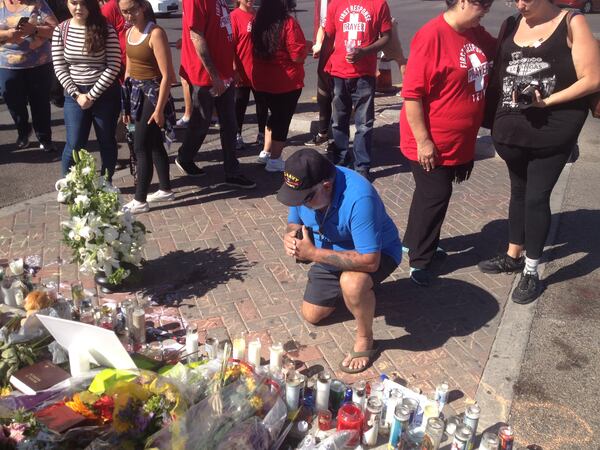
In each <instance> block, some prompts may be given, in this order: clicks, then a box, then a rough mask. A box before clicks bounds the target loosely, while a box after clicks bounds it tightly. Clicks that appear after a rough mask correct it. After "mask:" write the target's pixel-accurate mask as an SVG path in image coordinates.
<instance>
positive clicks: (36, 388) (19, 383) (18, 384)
mask: <svg viewBox="0 0 600 450" xmlns="http://www.w3.org/2000/svg"><path fill="white" fill-rule="evenodd" d="M69 378H71V375H70V374H69V372H67V371H66V370H63V369H61V368H60V367H58V366H57V365H56V364H52V363H51V362H50V361H40V362H38V363H35V364H32V365H31V366H27V367H23V368H22V369H21V370H18V371H16V372H15V373H14V374H13V376H12V377H10V380H9V381H10V384H12V385H13V386H14V387H15V389H18V390H19V391H21V392H22V393H23V394H28V395H35V394H37V393H38V392H40V391H43V390H45V389H48V388H51V387H52V386H54V385H56V384H58V383H60V382H61V381H64V380H67V379H69Z"/></svg>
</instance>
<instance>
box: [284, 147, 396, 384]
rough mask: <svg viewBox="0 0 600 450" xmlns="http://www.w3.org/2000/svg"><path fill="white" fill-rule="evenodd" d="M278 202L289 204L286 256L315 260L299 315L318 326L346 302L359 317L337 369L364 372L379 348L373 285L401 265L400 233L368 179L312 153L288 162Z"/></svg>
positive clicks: (308, 151)
mask: <svg viewBox="0 0 600 450" xmlns="http://www.w3.org/2000/svg"><path fill="white" fill-rule="evenodd" d="M277 200H279V201H280V202H281V203H283V204H284V205H287V206H289V207H290V209H289V215H288V225H287V230H286V234H285V236H284V239H283V243H284V248H285V251H286V253H287V255H289V256H290V257H295V258H296V259H297V260H299V261H303V262H312V263H315V264H313V266H312V267H311V268H310V270H309V272H308V283H307V285H306V290H305V292H304V301H303V303H302V315H303V316H304V319H305V320H307V321H308V322H310V323H318V322H319V321H321V320H322V319H324V318H325V317H327V316H329V315H330V314H331V313H332V312H333V311H334V310H335V307H336V305H337V304H338V301H340V300H341V299H342V298H343V300H344V302H345V304H346V306H347V307H348V309H349V310H350V312H351V313H352V314H353V315H354V318H355V319H356V325H357V335H356V340H355V342H354V348H353V351H352V352H350V354H349V355H347V356H346V358H345V359H344V360H343V361H342V363H341V364H340V370H342V371H344V372H347V373H358V372H362V371H363V370H365V369H366V368H367V367H368V366H369V365H370V364H371V363H372V362H373V359H374V357H375V356H376V355H377V350H378V349H377V348H376V345H375V343H374V342H373V315H374V313H375V293H374V292H373V288H374V287H375V286H376V285H377V284H379V283H381V282H382V281H383V280H385V279H386V278H387V277H388V276H389V275H390V274H391V273H392V272H393V271H394V270H395V269H396V267H398V264H400V259H401V256H402V244H401V243H400V238H399V236H398V229H397V228H396V225H394V222H393V221H392V219H391V218H390V217H389V216H388V215H387V213H386V211H385V207H384V206H383V202H382V201H381V198H380V197H379V194H378V193H377V191H376V190H375V188H373V186H371V183H369V181H367V179H366V178H364V177H362V176H361V175H359V174H358V173H356V172H354V171H353V170H350V169H347V168H345V167H337V166H334V165H333V164H332V163H331V162H330V161H329V160H328V159H327V158H325V157H324V156H322V155H321V154H320V153H319V152H317V151H316V150H313V149H302V150H298V151H297V152H296V153H294V154H293V155H292V156H290V157H289V158H288V159H287V161H286V162H285V171H284V182H283V185H282V186H281V189H280V190H279V192H278V193H277ZM299 230H301V233H300V232H299Z"/></svg>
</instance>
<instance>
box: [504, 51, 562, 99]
mask: <svg viewBox="0 0 600 450" xmlns="http://www.w3.org/2000/svg"><path fill="white" fill-rule="evenodd" d="M527 50H528V48H522V49H520V50H516V51H514V52H511V61H509V63H508V65H507V66H506V71H505V75H504V77H503V78H502V103H501V104H502V107H505V108H511V109H519V108H523V107H527V106H528V105H530V104H531V103H532V102H533V101H534V100H535V91H536V90H537V91H539V92H540V94H541V96H542V98H546V97H548V96H550V95H551V94H552V93H553V92H554V88H555V86H556V74H554V73H552V66H551V64H550V63H549V62H547V61H544V59H543V58H540V57H535V56H527V53H528V52H527Z"/></svg>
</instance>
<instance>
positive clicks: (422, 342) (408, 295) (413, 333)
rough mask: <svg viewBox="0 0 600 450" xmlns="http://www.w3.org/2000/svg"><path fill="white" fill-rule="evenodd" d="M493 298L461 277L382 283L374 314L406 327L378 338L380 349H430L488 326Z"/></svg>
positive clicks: (493, 311) (494, 308) (495, 304)
mask: <svg viewBox="0 0 600 450" xmlns="http://www.w3.org/2000/svg"><path fill="white" fill-rule="evenodd" d="M499 311H500V308H499V305H498V302H497V301H496V299H495V298H494V297H493V296H492V295H491V294H489V293H488V292H487V291H485V290H484V289H482V288H480V287H478V286H476V285H474V284H471V283H467V282H465V281H461V280H454V279H451V278H443V279H440V280H438V282H437V283H436V284H435V285H431V286H430V287H429V288H425V289H424V288H420V287H418V286H416V285H414V284H413V283H412V282H411V281H410V280H409V279H401V280H397V281H391V282H388V283H383V284H382V285H381V287H380V289H379V290H378V292H377V307H376V311H375V315H376V316H381V315H382V316H384V317H385V322H386V323H387V324H388V325H390V326H393V327H401V328H404V330H405V331H406V333H407V334H406V335H403V336H401V337H399V338H397V339H384V340H379V341H378V342H379V346H380V349H381V350H388V349H403V350H409V351H414V352H420V351H427V350H433V349H436V348H439V347H441V346H443V345H444V344H445V343H446V341H448V339H450V338H452V337H455V336H467V335H470V334H471V333H473V332H474V331H477V330H479V329H480V328H485V327H487V323H488V322H489V321H491V320H492V319H493V318H494V317H496V315H497V314H498V313H499Z"/></svg>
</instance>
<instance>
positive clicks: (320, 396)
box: [316, 371, 331, 411]
mask: <svg viewBox="0 0 600 450" xmlns="http://www.w3.org/2000/svg"><path fill="white" fill-rule="evenodd" d="M330 386H331V374H330V373H329V372H327V371H323V372H321V373H320V374H319V376H318V377H317V398H316V407H317V411H325V410H328V409H329V388H330Z"/></svg>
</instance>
